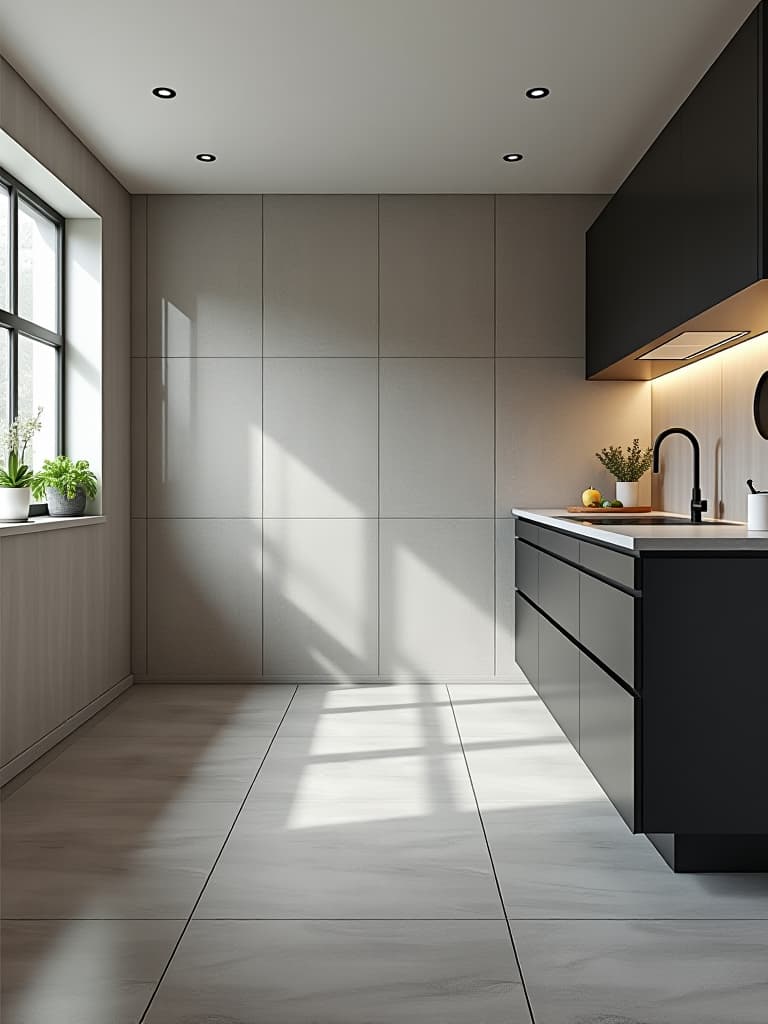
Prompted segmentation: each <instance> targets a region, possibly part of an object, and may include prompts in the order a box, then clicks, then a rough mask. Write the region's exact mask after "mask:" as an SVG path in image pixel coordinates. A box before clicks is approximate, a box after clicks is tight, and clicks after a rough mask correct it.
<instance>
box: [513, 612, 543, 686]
mask: <svg viewBox="0 0 768 1024" xmlns="http://www.w3.org/2000/svg"><path fill="white" fill-rule="evenodd" d="M540 619H541V616H540V615H539V613H538V612H537V611H536V609H535V608H532V607H531V606H530V605H529V604H528V602H527V601H526V600H525V599H524V598H522V597H520V595H519V594H515V661H516V662H517V664H518V665H519V666H520V668H521V669H522V670H523V672H524V673H525V676H526V678H527V679H528V682H529V683H530V684H531V686H532V687H533V688H534V689H535V690H538V688H539V620H540Z"/></svg>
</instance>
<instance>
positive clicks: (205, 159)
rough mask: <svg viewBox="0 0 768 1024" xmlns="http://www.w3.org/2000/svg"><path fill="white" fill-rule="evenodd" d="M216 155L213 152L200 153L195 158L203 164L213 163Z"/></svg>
mask: <svg viewBox="0 0 768 1024" xmlns="http://www.w3.org/2000/svg"><path fill="white" fill-rule="evenodd" d="M215 159H216V157H215V156H214V155H213V153H198V154H197V156H196V157H195V160H199V161H200V163H202V164H212V163H213V161H214V160H215Z"/></svg>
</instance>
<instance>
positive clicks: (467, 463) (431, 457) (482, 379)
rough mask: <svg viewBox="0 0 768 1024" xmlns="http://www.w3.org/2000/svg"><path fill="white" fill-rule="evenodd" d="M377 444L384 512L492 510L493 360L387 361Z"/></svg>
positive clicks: (464, 513)
mask: <svg viewBox="0 0 768 1024" xmlns="http://www.w3.org/2000/svg"><path fill="white" fill-rule="evenodd" d="M380 443H381V514H382V515H384V516H447V517H457V516H488V515H493V360H491V359H384V360H382V363H381V442H380Z"/></svg>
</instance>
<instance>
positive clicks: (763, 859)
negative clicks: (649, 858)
mask: <svg viewBox="0 0 768 1024" xmlns="http://www.w3.org/2000/svg"><path fill="white" fill-rule="evenodd" d="M646 834H647V836H648V839H650V841H651V842H652V843H653V845H654V846H655V847H656V849H657V850H658V851H659V853H660V854H661V856H662V857H663V858H664V860H665V861H666V862H667V864H669V866H670V867H671V868H672V870H673V871H676V872H686V871H695V872H703V871H718V872H725V871H766V872H768V835H744V836H739V835H733V836H732V835H712V836H709V835H685V834H680V833H670V834H664V833H655V834H653V835H652V834H650V833H646Z"/></svg>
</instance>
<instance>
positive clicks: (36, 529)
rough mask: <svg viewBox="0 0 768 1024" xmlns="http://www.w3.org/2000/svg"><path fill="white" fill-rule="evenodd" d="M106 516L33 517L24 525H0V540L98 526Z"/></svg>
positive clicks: (104, 521) (105, 519)
mask: <svg viewBox="0 0 768 1024" xmlns="http://www.w3.org/2000/svg"><path fill="white" fill-rule="evenodd" d="M106 521H107V517H106V516H71V517H69V516H33V517H32V518H31V519H28V520H27V522H26V523H0V540H3V539H4V538H5V537H15V536H17V535H18V534H20V533H45V532H46V531H47V530H66V529H69V528H70V527H72V526H100V525H101V524H102V523H106Z"/></svg>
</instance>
